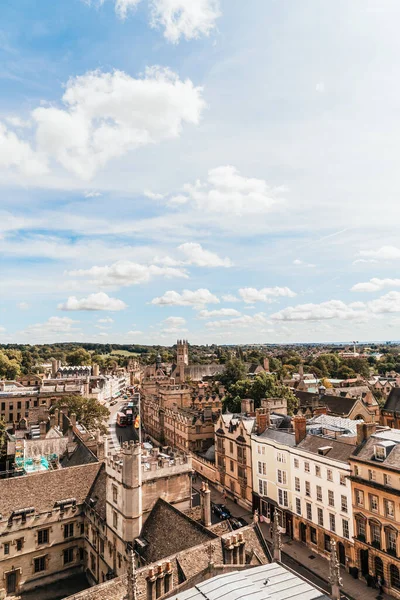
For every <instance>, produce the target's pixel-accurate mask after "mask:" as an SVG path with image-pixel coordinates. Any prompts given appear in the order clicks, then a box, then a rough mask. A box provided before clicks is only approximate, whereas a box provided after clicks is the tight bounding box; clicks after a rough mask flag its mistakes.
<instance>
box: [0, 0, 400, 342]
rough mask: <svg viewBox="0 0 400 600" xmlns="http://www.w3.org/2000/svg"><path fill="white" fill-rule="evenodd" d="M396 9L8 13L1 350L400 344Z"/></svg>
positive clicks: (311, 4)
mask: <svg viewBox="0 0 400 600" xmlns="http://www.w3.org/2000/svg"><path fill="white" fill-rule="evenodd" d="M399 19H400V3H399V2H398V0H335V2H321V1H320V0H302V1H301V2H299V0H248V1H247V2H243V0H241V1H239V0H190V2H188V0H103V1H101V0H90V1H89V0H57V2H54V0H42V1H41V2H36V3H33V2H31V0H18V2H15V0H3V1H2V2H1V3H0V89H1V94H0V292H1V294H0V343H15V342H18V343H31V344H34V343H51V342H57V341H58V342H62V341H65V342H67V341H77V342H84V341H87V342H89V341H91V342H99V343H108V342H110V343H124V344H126V343H132V344H134V343H137V344H163V345H169V344H172V343H174V342H175V341H176V339H178V338H187V339H188V340H189V342H192V343H198V344H201V343H204V344H206V343H209V344H211V343H218V344H224V343H226V344H239V343H293V342H313V341H315V342H325V341H326V342H337V341H352V340H358V341H366V340H382V341H385V340H398V339H400V268H399V267H400V238H399V235H398V222H399V217H400V200H399V194H400V168H399V166H400V165H399V162H400V101H399V93H400V77H399V75H400V61H399V56H400V38H399V36H398V25H397V24H398V22H399Z"/></svg>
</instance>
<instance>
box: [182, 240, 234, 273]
mask: <svg viewBox="0 0 400 600" xmlns="http://www.w3.org/2000/svg"><path fill="white" fill-rule="evenodd" d="M178 250H180V251H181V252H183V254H184V255H185V256H186V259H187V261H186V264H188V265H196V266H197V267H231V266H232V261H231V260H230V259H229V258H221V257H219V256H218V254H215V253H214V252H210V251H209V250H204V248H202V246H201V245H200V244H196V243H194V242H187V243H186V244H182V245H181V246H179V247H178Z"/></svg>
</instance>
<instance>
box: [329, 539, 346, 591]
mask: <svg viewBox="0 0 400 600" xmlns="http://www.w3.org/2000/svg"><path fill="white" fill-rule="evenodd" d="M329 583H330V584H331V590H332V598H333V600H340V596H341V594H340V588H341V586H342V585H343V580H342V578H341V576H340V564H339V561H338V557H337V552H336V542H335V540H331V557H330V561H329Z"/></svg>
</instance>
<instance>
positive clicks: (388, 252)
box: [358, 246, 400, 262]
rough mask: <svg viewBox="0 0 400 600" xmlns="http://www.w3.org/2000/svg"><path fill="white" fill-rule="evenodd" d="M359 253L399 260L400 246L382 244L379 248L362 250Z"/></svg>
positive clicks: (382, 258)
mask: <svg viewBox="0 0 400 600" xmlns="http://www.w3.org/2000/svg"><path fill="white" fill-rule="evenodd" d="M358 255H359V256H366V257H369V258H372V259H377V260H398V259H400V248H397V247H396V246H382V247H381V248H378V249H377V250H360V252H359V253H358ZM358 262H361V261H358Z"/></svg>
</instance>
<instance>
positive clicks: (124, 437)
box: [106, 398, 139, 452]
mask: <svg viewBox="0 0 400 600" xmlns="http://www.w3.org/2000/svg"><path fill="white" fill-rule="evenodd" d="M126 402H127V400H124V399H123V398H121V399H118V402H117V404H114V406H110V405H109V404H107V405H106V406H107V408H108V410H109V411H110V417H109V419H108V423H107V429H108V433H107V445H108V451H111V452H114V451H118V450H119V449H120V447H121V445H122V444H123V442H129V441H130V440H138V439H139V437H138V433H137V430H136V429H135V428H134V426H133V424H132V425H128V427H117V425H116V420H117V413H118V412H119V411H120V410H121V408H122V406H123V405H124V404H126Z"/></svg>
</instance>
